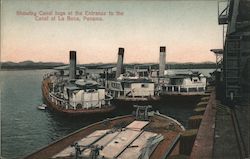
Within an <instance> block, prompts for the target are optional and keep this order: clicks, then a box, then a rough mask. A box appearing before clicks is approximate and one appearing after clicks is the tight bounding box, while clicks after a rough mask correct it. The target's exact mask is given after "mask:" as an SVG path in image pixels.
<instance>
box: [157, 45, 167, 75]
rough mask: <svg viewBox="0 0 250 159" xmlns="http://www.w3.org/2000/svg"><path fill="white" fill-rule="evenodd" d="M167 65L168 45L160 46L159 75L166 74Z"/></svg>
mask: <svg viewBox="0 0 250 159" xmlns="http://www.w3.org/2000/svg"><path fill="white" fill-rule="evenodd" d="M165 65H166V47H165V46H161V47H160V58H159V77H162V76H163V75H164V71H165Z"/></svg>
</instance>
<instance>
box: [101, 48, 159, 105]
mask: <svg viewBox="0 0 250 159" xmlns="http://www.w3.org/2000/svg"><path fill="white" fill-rule="evenodd" d="M123 58H124V48H119V50H118V60H117V66H116V69H115V70H116V74H115V78H113V79H108V78H106V88H107V89H108V91H109V94H110V95H111V96H112V97H114V100H113V101H112V102H113V103H114V104H115V105H133V104H136V103H137V104H138V103H139V104H151V102H153V101H157V100H159V99H160V98H159V96H158V94H157V92H156V91H155V83H154V82H153V81H152V80H151V79H149V78H148V77H145V75H144V76H141V73H140V72H138V70H136V71H129V70H127V71H124V70H125V69H124V67H123Z"/></svg>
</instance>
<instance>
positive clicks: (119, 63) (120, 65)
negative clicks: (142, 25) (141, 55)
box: [115, 48, 124, 78]
mask: <svg viewBox="0 0 250 159" xmlns="http://www.w3.org/2000/svg"><path fill="white" fill-rule="evenodd" d="M123 56H124V48H119V50H118V59H117V66H116V74H115V77H116V78H118V77H120V75H121V74H122V72H123Z"/></svg>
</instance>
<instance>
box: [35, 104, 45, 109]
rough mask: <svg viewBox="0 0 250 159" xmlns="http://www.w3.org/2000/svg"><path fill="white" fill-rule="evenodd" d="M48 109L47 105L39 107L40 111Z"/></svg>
mask: <svg viewBox="0 0 250 159" xmlns="http://www.w3.org/2000/svg"><path fill="white" fill-rule="evenodd" d="M46 108H47V105H46V104H41V105H38V106H37V109H39V110H45V109H46Z"/></svg>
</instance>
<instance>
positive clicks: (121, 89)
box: [108, 77, 155, 99]
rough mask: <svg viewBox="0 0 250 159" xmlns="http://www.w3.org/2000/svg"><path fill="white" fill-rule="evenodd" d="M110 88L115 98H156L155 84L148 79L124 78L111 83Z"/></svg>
mask: <svg viewBox="0 0 250 159" xmlns="http://www.w3.org/2000/svg"><path fill="white" fill-rule="evenodd" d="M108 88H109V91H110V93H111V95H112V96H113V97H114V98H120V99H122V98H124V99H133V98H134V99H135V98H147V97H151V96H154V94H155V86H154V82H152V81H151V80H149V79H146V78H136V77H134V78H133V77H130V78H122V79H117V80H113V81H109V83H108Z"/></svg>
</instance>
